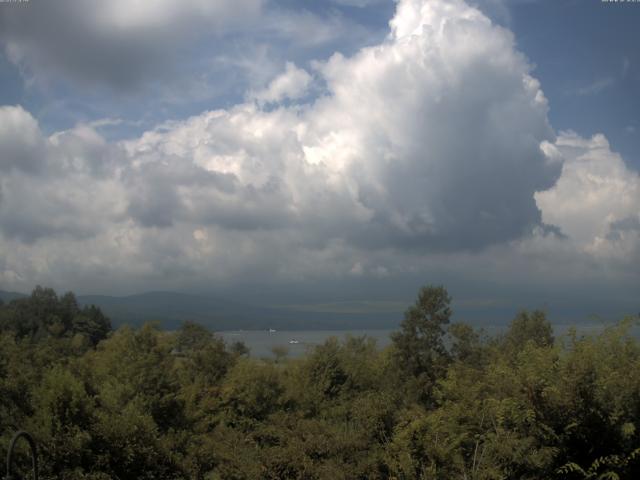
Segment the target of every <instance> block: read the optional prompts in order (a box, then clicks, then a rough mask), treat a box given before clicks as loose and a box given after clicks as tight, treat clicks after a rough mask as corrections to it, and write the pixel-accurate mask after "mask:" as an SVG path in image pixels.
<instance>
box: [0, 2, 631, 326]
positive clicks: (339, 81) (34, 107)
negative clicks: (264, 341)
mask: <svg viewBox="0 0 640 480" xmlns="http://www.w3.org/2000/svg"><path fill="white" fill-rule="evenodd" d="M639 21H640V4H638V3H633V2H624V3H623V2H619V3H609V2H602V1H600V0H581V1H570V0H564V1H535V0H477V1H475V2H474V1H469V2H468V3H465V2H464V1H462V0H401V1H399V2H397V3H396V2H392V1H385V0H333V1H325V2H320V1H293V0H286V1H285V0H280V1H276V0H235V1H230V0H219V1H216V2H201V1H199V0H186V1H184V2H181V3H179V4H178V3H175V2H170V1H168V0H153V1H149V2H127V1H125V0H112V1H111V2H99V1H98V0H91V1H80V0H60V1H58V2H44V1H39V0H32V1H30V2H27V3H20V4H0V158H2V160H1V161H0V173H2V176H0V288H2V289H6V290H9V289H13V290H22V291H25V290H29V289H30V288H32V287H33V286H34V285H36V284H47V285H53V286H54V287H56V288H59V289H61V290H66V289H74V290H77V291H79V292H80V293H114V294H127V293H134V292H140V291H145V290H155V289H165V290H179V291H197V292H200V293H210V292H216V293H223V294H226V295H229V296H242V295H244V294H245V292H247V290H249V291H251V292H253V293H252V296H253V298H254V300H255V301H259V302H262V303H273V302H278V303H282V302H283V301H290V302H291V303H295V304H299V303H301V301H303V300H304V301H308V302H311V303H314V305H316V304H317V303H318V302H322V301H326V302H331V301H336V300H354V299H356V300H367V301H372V300H373V301H375V300H381V301H382V300H384V301H404V300H406V299H407V298H411V297H412V295H413V294H414V292H415V290H416V289H417V288H418V286H420V285H421V284H424V283H445V284H446V285H447V286H448V287H449V288H450V289H451V290H452V292H453V294H454V298H458V299H459V302H460V305H461V306H464V307H461V308H465V309H470V310H469V311H474V308H475V309H476V313H477V314H478V315H481V313H482V312H480V310H481V309H482V308H485V310H486V308H489V307H488V306H490V307H491V308H493V309H494V310H495V311H497V310H500V311H509V310H513V309H516V308H517V307H521V306H527V307H529V306H537V305H551V307H550V308H552V309H553V308H555V309H556V311H557V312H565V313H566V312H567V311H571V308H570V307H569V305H570V304H571V303H572V302H574V303H575V302H578V301H583V300H582V299H584V298H585V297H587V298H590V299H591V300H590V301H589V302H586V303H584V302H583V304H582V306H581V308H578V309H576V308H574V310H573V311H574V315H584V314H585V312H587V313H588V312H592V313H593V312H602V313H607V312H608V314H613V313H616V314H618V313H620V312H624V311H628V310H632V309H634V308H635V305H636V302H637V285H639V284H640V269H639V268H638V265H640V211H639V209H638V205H639V204H640V180H639V177H638V171H639V170H640V155H638V151H639V147H640V123H639V120H638V115H637V112H639V111H640V96H639V95H638V93H637V89H638V85H639V84H640V69H639V67H638V65H639V63H640V53H639V50H638V48H637V42H638V34H637V33H636V30H637V24H638V22H639ZM289 297H290V298H289ZM554 302H555V303H554ZM314 308H316V307H314ZM578 311H579V312H580V313H579V314H578V313H577V312H578ZM485 313H486V312H485ZM565 313H563V315H564V314H565Z"/></svg>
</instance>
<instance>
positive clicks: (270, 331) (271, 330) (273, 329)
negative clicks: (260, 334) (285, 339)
mask: <svg viewBox="0 0 640 480" xmlns="http://www.w3.org/2000/svg"><path fill="white" fill-rule="evenodd" d="M276 331H277V330H276V329H275V328H270V329H269V333H276Z"/></svg>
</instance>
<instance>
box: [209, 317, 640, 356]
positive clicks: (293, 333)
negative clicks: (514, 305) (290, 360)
mask: <svg viewBox="0 0 640 480" xmlns="http://www.w3.org/2000/svg"><path fill="white" fill-rule="evenodd" d="M571 326H572V325H568V324H556V325H554V326H553V330H554V335H555V336H556V338H560V337H562V336H563V335H565V334H566V333H567V332H568V330H569V328H570V327H571ZM605 326H606V325H604V324H593V323H589V324H587V323H585V324H578V325H576V328H577V330H578V332H579V333H580V334H586V335H588V334H595V333H598V332H599V331H601V330H602V329H603V328H604V327H605ZM482 328H483V329H484V331H485V332H486V333H487V334H488V335H495V334H498V333H500V332H503V331H504V330H505V329H506V326H493V325H491V326H483V327H482ZM394 331H397V329H387V330H371V329H369V330H278V331H276V332H269V331H266V330H239V331H223V332H217V334H218V335H220V336H222V338H224V340H225V341H226V342H227V343H228V344H231V343H233V342H237V341H241V342H244V344H245V345H246V346H247V347H249V350H250V354H251V356H252V357H258V358H264V357H268V358H273V357H274V355H273V352H272V349H273V348H274V347H286V348H287V349H288V355H289V357H300V356H302V355H304V354H305V353H307V352H308V351H309V350H310V349H312V348H313V347H315V346H316V345H320V344H322V343H324V342H325V340H327V339H328V338H329V337H337V338H338V339H340V340H343V339H344V338H345V337H346V336H347V335H351V336H353V337H362V336H367V337H370V338H373V339H375V340H376V344H377V346H378V348H384V347H386V346H387V345H389V344H390V343H391V338H390V335H391V332H394ZM639 333H640V332H639V329H638V327H637V326H636V327H634V328H633V329H632V334H633V335H634V336H636V338H640V334H639ZM292 341H293V342H297V343H291V342H292Z"/></svg>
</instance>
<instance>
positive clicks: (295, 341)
mask: <svg viewBox="0 0 640 480" xmlns="http://www.w3.org/2000/svg"><path fill="white" fill-rule="evenodd" d="M289 343H291V344H292V345H295V344H296V343H300V342H299V341H298V340H289Z"/></svg>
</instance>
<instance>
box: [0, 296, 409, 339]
mask: <svg viewBox="0 0 640 480" xmlns="http://www.w3.org/2000/svg"><path fill="white" fill-rule="evenodd" d="M25 296H27V295H25V294H22V293H17V292H4V291H1V290H0V299H2V300H3V301H5V302H8V301H11V300H13V299H15V298H20V297H25ZM77 299H78V303H80V305H83V306H84V305H96V306H97V307H100V309H101V310H102V311H103V312H104V313H105V315H107V316H108V317H109V318H110V319H111V322H112V324H113V325H114V326H116V327H117V326H120V325H124V324H128V325H132V326H139V325H142V324H144V323H145V322H152V321H157V322H159V323H160V324H161V326H162V327H163V328H164V329H169V330H171V329H175V328H178V327H179V326H180V325H181V324H182V323H183V322H184V321H186V320H191V321H194V322H197V323H200V324H202V325H204V326H206V327H208V328H210V329H212V330H261V329H269V328H275V329H280V330H284V329H292V330H324V329H327V330H329V329H336V330H340V329H345V330H346V329H362V328H369V329H371V328H392V327H395V326H397V325H398V321H399V319H400V318H401V316H399V315H398V314H397V313H393V312H389V311H383V312H379V313H378V312H374V313H371V312H368V313H359V312H331V311H329V312H322V311H300V310H299V309H291V308H287V307H285V306H282V307H264V306H255V305H247V304H242V303H238V302H233V301H229V300H226V299H222V298H218V297H214V296H207V297H205V296H200V295H193V294H186V293H177V292H159V291H156V292H146V293H141V294H136V295H127V296H121V297H119V296H110V295H78V296H77Z"/></svg>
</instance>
